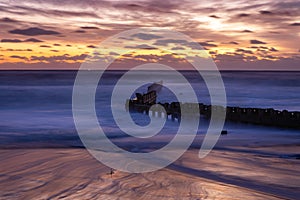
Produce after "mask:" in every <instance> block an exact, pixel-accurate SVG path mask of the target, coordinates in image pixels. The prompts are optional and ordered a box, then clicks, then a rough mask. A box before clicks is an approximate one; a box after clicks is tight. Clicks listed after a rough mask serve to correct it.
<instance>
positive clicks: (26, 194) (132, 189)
mask: <svg viewBox="0 0 300 200" xmlns="http://www.w3.org/2000/svg"><path fill="white" fill-rule="evenodd" d="M248 150H249V148H248ZM253 150H254V149H252V150H251V151H246V149H244V151H240V152H235V151H233V150H231V149H230V148H228V149H222V150H221V149H218V148H217V149H216V150H213V151H212V152H211V153H210V154H209V156H207V157H206V158H204V159H201V160H200V159H198V157H197V154H198V150H196V149H191V150H188V151H187V152H186V153H185V154H184V155H183V156H182V157H181V158H180V159H179V160H178V161H176V162H175V163H173V164H172V165H170V166H168V167H167V168H165V169H162V170H159V171H156V172H151V173H144V174H129V173H124V172H119V171H116V172H115V174H113V175H112V176H111V175H110V174H109V172H110V169H109V168H108V167H106V166H104V165H102V164H101V163H100V162H98V161H97V160H96V159H94V158H93V157H92V156H91V155H90V154H89V153H88V152H87V151H86V150H85V149H82V148H48V149H47V148H36V149H2V150H0V155H1V156H0V160H1V169H0V170H1V177H0V180H1V181H0V188H1V193H0V199H231V200H232V199H297V197H299V195H300V193H299V191H300V190H299V189H300V179H299V172H300V171H299V169H300V160H299V159H287V158H280V157H275V156H271V155H270V156H267V155H266V156H261V154H258V153H257V152H268V151H269V150H272V151H273V152H274V150H277V151H278V152H281V153H287V152H290V151H291V150H293V151H295V150H297V151H298V152H299V150H300V146H299V145H292V146H288V147H287V146H285V147H284V146H271V147H270V146H269V147H260V148H257V149H255V150H257V151H253Z"/></svg>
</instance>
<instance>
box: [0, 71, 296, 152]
mask: <svg viewBox="0 0 300 200" xmlns="http://www.w3.org/2000/svg"><path fill="white" fill-rule="evenodd" d="M159 73H161V72H159ZM163 73H166V72H163ZM181 73H182V74H183V75H184V76H185V77H186V79H187V80H188V81H189V82H190V83H191V85H192V87H193V89H194V91H195V93H196V95H197V97H198V101H199V102H201V103H205V104H210V97H209V93H208V90H207V87H206V85H205V83H204V82H203V80H202V79H201V77H199V75H198V74H196V73H195V72H191V71H182V72H181ZM76 74H77V71H0V91H1V92H0V147H2V148H8V147H16V148H17V147H35V146H38V147H52V146H53V147H55V146H60V147H68V146H80V145H81V146H82V144H81V142H80V140H79V137H78V135H77V131H76V129H75V126H74V121H73V116H72V91H73V84H74V81H75V78H76ZM123 74H124V71H107V72H105V74H104V76H103V77H102V78H103V80H102V79H101V80H100V82H99V85H98V89H97V93H96V98H95V102H96V111H97V115H98V120H99V123H100V125H102V127H103V129H104V131H105V132H106V134H107V135H108V136H111V137H112V138H113V137H118V136H119V134H120V132H121V131H120V130H119V129H118V127H117V126H116V124H115V122H114V121H113V118H112V115H111V111H110V109H111V107H110V105H109V104H110V96H111V92H112V89H113V88H114V85H115V84H116V82H117V81H118V80H119V78H120V77H121V76H122V75H123ZM221 75H222V78H223V81H224V86H225V91H226V96H227V105H228V106H240V107H257V108H274V109H279V110H289V111H300V72H285V71H281V72H275V71H268V72H266V71H222V72H221ZM157 81H159V80H157ZM149 84H150V83H147V84H146V83H145V85H142V86H141V87H139V88H138V90H137V92H146V89H147V86H148V85H149ZM176 87H177V86H176ZM178 88H179V90H180V85H178ZM133 96H134V94H132V97H133ZM158 101H160V102H171V101H176V97H174V94H173V93H172V91H170V90H168V89H167V88H163V89H162V91H161V93H160V94H159V95H158ZM124 104H125V100H124ZM132 117H133V118H134V119H135V122H136V123H137V124H140V125H145V124H147V123H148V122H149V117H148V116H146V115H142V114H139V113H133V114H132ZM205 124H206V123H205V120H204V122H203V126H202V127H201V126H200V127H199V130H198V134H202V133H205V127H206V125H205ZM165 126H166V128H165V129H164V131H162V134H166V135H167V134H170V135H172V134H173V133H175V132H176V128H178V122H172V121H167V122H166V124H165ZM225 129H227V130H229V137H230V135H232V136H239V137H241V138H242V137H243V136H245V135H249V134H252V136H253V137H256V136H257V137H258V138H262V137H264V138H268V137H271V136H270V135H272V134H277V135H278V136H280V137H278V138H279V139H277V140H276V142H283V140H281V139H280V138H282V137H284V138H285V140H284V141H286V142H297V141H298V142H299V136H300V133H299V130H292V129H283V128H274V127H264V126H257V125H250V124H235V123H226V124H225ZM254 133H257V134H256V135H253V134H254ZM285 136H286V137H285ZM289 136H293V137H289ZM295 137H296V139H297V140H296V141H295ZM258 140H259V139H258ZM289 140H290V141H289ZM292 140H293V141H292ZM268 141H269V140H268ZM243 142H244V143H243V144H244V145H247V144H248V143H247V141H244V140H243ZM256 143H257V141H256ZM252 144H253V143H252Z"/></svg>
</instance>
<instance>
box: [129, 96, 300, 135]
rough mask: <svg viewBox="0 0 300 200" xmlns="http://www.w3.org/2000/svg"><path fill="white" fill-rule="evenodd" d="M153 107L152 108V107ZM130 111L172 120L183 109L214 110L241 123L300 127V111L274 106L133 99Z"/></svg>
mask: <svg viewBox="0 0 300 200" xmlns="http://www.w3.org/2000/svg"><path fill="white" fill-rule="evenodd" d="M150 108H151V109H150ZM126 109H127V110H128V111H136V112H141V113H146V114H149V112H151V114H152V115H155V116H158V117H160V116H166V117H169V118H171V119H172V120H175V119H177V120H178V121H180V119H181V111H183V112H184V113H185V115H189V116H193V115H199V114H200V115H201V116H204V117H206V118H208V119H209V118H210V117H211V113H212V110H221V111H223V112H226V120H228V121H232V122H239V123H250V124H257V125H264V126H275V127H286V128H296V129H300V112H296V111H295V112H292V111H287V110H283V111H280V110H275V109H273V108H241V107H230V106H228V107H226V108H224V107H222V106H211V105H205V104H202V103H181V102H172V103H158V104H154V105H153V104H140V103H137V102H136V101H133V100H127V101H126Z"/></svg>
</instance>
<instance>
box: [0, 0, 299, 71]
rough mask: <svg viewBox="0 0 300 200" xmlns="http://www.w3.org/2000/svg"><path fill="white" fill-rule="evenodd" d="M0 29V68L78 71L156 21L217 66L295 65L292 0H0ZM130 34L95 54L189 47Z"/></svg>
mask: <svg viewBox="0 0 300 200" xmlns="http://www.w3.org/2000/svg"><path fill="white" fill-rule="evenodd" d="M0 27H1V29H0V69H78V67H79V66H80V64H81V63H82V62H83V61H84V59H85V58H86V56H87V55H89V54H91V53H92V52H93V51H95V49H96V48H97V46H98V44H100V43H101V41H103V40H105V39H106V38H108V37H109V36H112V35H114V34H117V33H120V32H122V31H125V30H130V29H134V28H139V27H155V28H163V29H170V30H174V31H178V32H181V33H184V34H186V35H188V36H189V37H191V38H193V40H194V41H196V42H197V43H198V44H200V45H201V46H202V47H203V48H204V49H205V51H206V52H207V54H209V55H210V56H211V57H212V58H213V59H214V61H215V63H216V64H217V66H218V67H219V69H230V70H232V69H233V70H235V69H238V70H252V69H256V70H300V42H299V41H300V1H297V0H286V1H282V0H253V1H247V0H235V1H225V0H216V1H214V0H203V1H196V0H180V1H177V0H163V1H162V0H154V1H150V0H138V1H126V0H125V1H116V0H112V1H102V0H86V1H82V0H65V1H59V0H47V1H46V0H44V1H42V0H39V1H38V0H37V1H34V0H26V1H21V0H0ZM132 38H136V39H133V40H134V41H135V42H134V41H133V40H131V39H127V40H126V39H124V40H123V41H121V43H122V45H120V46H122V48H126V49H128V51H129V53H127V54H126V55H120V54H119V53H118V50H116V49H115V47H114V50H112V49H111V50H105V54H101V53H99V55H98V56H99V57H101V56H102V57H116V58H118V61H119V62H120V63H122V64H124V63H125V64H124V65H130V64H132V63H133V62H132V61H143V62H160V61H162V60H164V61H166V60H167V61H170V60H172V62H175V63H179V64H181V63H184V62H183V61H182V60H181V58H180V56H174V55H173V54H170V53H166V52H163V51H159V50H157V49H156V48H159V47H163V46H169V47H171V48H172V50H174V51H178V52H181V53H182V52H185V53H186V54H188V52H189V50H191V49H193V48H195V45H194V44H193V43H190V42H186V41H178V40H177V41H175V40H172V39H166V38H162V37H161V36H159V35H155V34H145V33H140V34H136V35H133V36H132ZM120 48H121V47H120ZM131 49H132V52H130V50H131ZM136 49H140V51H136ZM94 53H95V52H94ZM190 56H197V55H190ZM120 66H121V65H120ZM182 66H183V67H182V68H184V64H182Z"/></svg>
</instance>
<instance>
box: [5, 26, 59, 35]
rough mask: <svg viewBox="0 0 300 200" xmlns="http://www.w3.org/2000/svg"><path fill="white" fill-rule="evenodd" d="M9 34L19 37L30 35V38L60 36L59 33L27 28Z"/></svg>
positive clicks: (11, 31)
mask: <svg viewBox="0 0 300 200" xmlns="http://www.w3.org/2000/svg"><path fill="white" fill-rule="evenodd" d="M9 33H12V34H18V35H29V36H35V35H58V34H60V33H59V32H56V31H52V30H46V29H41V28H37V27H33V28H27V29H14V30H10V31H9Z"/></svg>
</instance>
